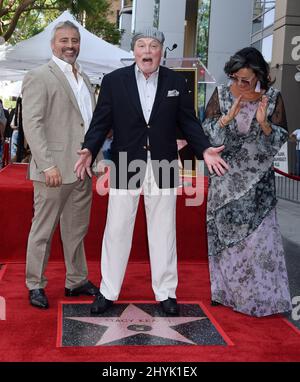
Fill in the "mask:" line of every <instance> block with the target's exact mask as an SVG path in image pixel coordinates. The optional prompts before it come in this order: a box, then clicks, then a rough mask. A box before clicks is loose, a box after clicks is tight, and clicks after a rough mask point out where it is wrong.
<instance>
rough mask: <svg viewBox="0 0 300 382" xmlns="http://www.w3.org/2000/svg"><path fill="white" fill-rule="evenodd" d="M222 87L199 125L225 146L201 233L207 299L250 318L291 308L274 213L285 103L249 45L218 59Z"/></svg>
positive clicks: (284, 133) (284, 132) (285, 134)
mask: <svg viewBox="0 0 300 382" xmlns="http://www.w3.org/2000/svg"><path fill="white" fill-rule="evenodd" d="M224 70H225V73H226V74H227V75H228V76H229V77H230V80H231V81H230V83H229V84H228V85H227V86H219V87H217V88H216V89H215V91H214V93H213V95H212V97H211V99H210V101H209V103H208V105H207V108H206V114H205V120H204V122H203V129H204V131H205V133H206V134H207V135H208V136H209V139H210V142H211V144H212V145H214V146H219V145H223V144H224V145H225V149H224V151H223V152H222V157H223V159H224V160H225V161H226V162H227V164H228V165H229V170H228V172H227V173H226V174H225V175H224V176H222V177H218V176H214V175H212V176H211V177H210V187H209V196H208V207H207V210H208V212H207V231H208V232H207V233H208V248H209V269H210V279H211V295H212V304H218V303H219V304H223V305H225V306H229V307H231V308H232V309H234V310H236V311H238V312H241V313H245V314H248V315H251V316H267V315H271V314H275V313H280V312H286V311H289V310H291V309H292V306H291V298H290V292H289V285H288V277H287V270H286V265H285V258H284V250H283V246H282V238H281V234H280V231H279V226H278V222H277V217H276V209H275V207H276V192H275V176H274V170H273V160H274V156H275V155H276V154H277V153H278V151H279V150H280V148H281V146H282V145H283V144H284V143H285V142H286V140H287V138H288V132H287V123H286V117H285V111H284V104H283V100H282V97H281V94H280V92H279V91H278V90H276V89H274V88H272V87H271V82H270V76H269V66H268V64H267V63H266V61H265V60H264V58H263V56H262V55H261V53H260V52H259V51H258V50H257V49H255V48H244V49H242V50H240V51H238V52H237V53H236V54H235V55H233V56H232V57H231V58H230V60H229V61H228V62H227V63H226V65H225V68H224Z"/></svg>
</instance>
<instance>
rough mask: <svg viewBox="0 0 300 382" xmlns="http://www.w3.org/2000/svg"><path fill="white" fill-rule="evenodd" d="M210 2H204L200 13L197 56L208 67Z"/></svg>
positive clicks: (204, 0)
mask: <svg viewBox="0 0 300 382" xmlns="http://www.w3.org/2000/svg"><path fill="white" fill-rule="evenodd" d="M209 17H210V0H202V2H201V6H200V7H199V11H198V41H197V55H198V56H199V57H200V59H201V61H202V62H203V63H204V65H207V52H208V33H209Z"/></svg>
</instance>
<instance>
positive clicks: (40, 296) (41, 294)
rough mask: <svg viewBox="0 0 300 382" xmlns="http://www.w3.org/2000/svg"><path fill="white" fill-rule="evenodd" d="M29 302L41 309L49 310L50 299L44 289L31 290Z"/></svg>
mask: <svg viewBox="0 0 300 382" xmlns="http://www.w3.org/2000/svg"><path fill="white" fill-rule="evenodd" d="M29 301H30V304H31V305H32V306H35V307H37V308H41V309H48V308H49V304H48V299H47V296H46V294H45V291H44V289H31V290H30V291H29Z"/></svg>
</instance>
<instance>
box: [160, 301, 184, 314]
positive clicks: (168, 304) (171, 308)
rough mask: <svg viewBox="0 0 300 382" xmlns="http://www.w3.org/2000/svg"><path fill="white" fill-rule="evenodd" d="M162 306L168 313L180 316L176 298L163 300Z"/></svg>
mask: <svg viewBox="0 0 300 382" xmlns="http://www.w3.org/2000/svg"><path fill="white" fill-rule="evenodd" d="M160 306H161V307H162V310H163V311H164V313H166V314H167V315H170V316H178V314H179V308H178V305H177V301H176V298H171V297H169V298H168V299H167V300H164V301H161V302H160Z"/></svg>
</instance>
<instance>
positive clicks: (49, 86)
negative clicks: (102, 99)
mask: <svg viewBox="0 0 300 382" xmlns="http://www.w3.org/2000/svg"><path fill="white" fill-rule="evenodd" d="M82 75H83V79H84V82H85V84H86V85H87V87H88V89H89V91H90V94H91V98H92V108H93V109H94V108H95V97H94V91H93V88H92V86H91V84H90V82H89V79H88V77H87V76H86V75H85V74H84V73H82ZM22 95H23V126H24V132H25V136H26V138H27V141H28V143H29V146H30V149H31V153H32V158H31V161H30V168H29V178H30V179H31V180H36V181H42V182H44V181H45V176H44V174H43V170H45V169H47V168H49V167H51V166H54V165H56V166H57V167H58V168H59V170H60V172H61V175H62V182H63V184H68V183H73V182H75V181H76V180H77V178H76V174H75V173H74V165H75V163H76V161H77V160H78V154H77V151H78V150H79V149H80V148H81V145H82V143H83V141H84V134H85V131H84V121H83V118H82V116H81V112H80V109H79V106H78V103H77V100H76V98H75V96H74V93H73V91H72V88H71V86H70V85H69V82H68V80H67V78H66V77H65V75H64V74H63V72H62V71H61V70H60V68H59V67H58V66H57V65H56V64H55V62H54V61H52V60H50V62H49V63H48V64H45V65H43V66H41V67H39V68H37V69H34V70H32V71H30V72H29V73H27V74H26V76H25V77H24V80H23V86H22Z"/></svg>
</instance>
